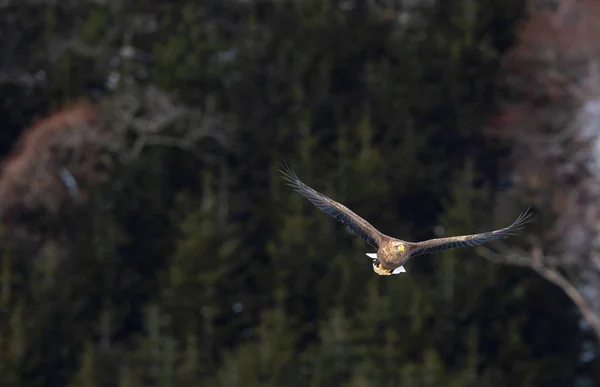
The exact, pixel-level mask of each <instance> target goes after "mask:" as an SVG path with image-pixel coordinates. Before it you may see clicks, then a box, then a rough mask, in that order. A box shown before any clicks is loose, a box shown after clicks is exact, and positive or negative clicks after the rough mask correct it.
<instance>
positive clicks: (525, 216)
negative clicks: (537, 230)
mask: <svg viewBox="0 0 600 387" xmlns="http://www.w3.org/2000/svg"><path fill="white" fill-rule="evenodd" d="M531 215H532V214H531V213H530V212H529V209H527V210H526V211H525V212H523V213H522V214H521V215H519V217H518V218H517V220H515V221H514V222H513V224H511V225H510V226H508V227H505V228H501V229H499V230H494V231H490V232H483V233H480V234H473V235H461V236H455V237H449V238H437V239H430V240H427V241H423V242H417V243H413V244H412V246H411V251H410V256H411V257H414V256H417V255H423V254H429V253H435V252H438V251H442V250H447V249H453V248H456V247H473V246H478V245H482V244H484V243H487V242H489V241H493V240H496V239H502V238H505V237H507V236H510V235H513V234H514V232H515V231H517V230H519V229H521V228H522V226H523V225H524V224H525V223H527V222H528V221H529V220H530V217H531Z"/></svg>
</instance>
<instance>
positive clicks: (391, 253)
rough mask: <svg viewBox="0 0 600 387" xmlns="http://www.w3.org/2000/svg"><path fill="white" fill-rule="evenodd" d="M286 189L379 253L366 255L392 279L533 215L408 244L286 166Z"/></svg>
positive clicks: (508, 231) (508, 230)
mask: <svg viewBox="0 0 600 387" xmlns="http://www.w3.org/2000/svg"><path fill="white" fill-rule="evenodd" d="M279 171H280V173H281V174H282V177H283V179H284V180H285V181H286V183H287V185H289V186H290V187H292V189H293V190H294V191H296V192H298V193H299V194H300V195H302V196H304V197H305V198H306V199H308V200H309V201H310V202H311V203H312V204H314V205H315V206H316V207H317V208H319V209H320V210H321V211H323V212H325V213H326V214H328V215H330V216H332V217H334V218H335V219H337V220H338V221H339V222H341V223H342V224H344V225H345V226H346V227H348V229H350V231H352V232H353V233H354V234H356V235H358V236H359V237H360V238H362V239H363V240H365V241H366V242H367V243H368V244H369V245H371V246H372V247H373V248H375V249H377V252H376V253H366V254H367V256H368V257H369V258H372V259H373V271H375V273H377V274H379V275H392V274H400V273H405V272H406V269H404V265H405V264H406V262H407V261H408V260H409V259H410V258H412V257H416V256H418V255H423V254H430V253H435V252H438V251H442V250H447V249H452V248H456V247H473V246H478V245H482V244H484V243H487V242H489V241H492V240H496V239H502V238H505V237H508V236H510V235H513V234H514V233H515V231H517V230H520V229H521V228H522V226H523V225H524V224H525V223H527V222H529V220H530V217H531V213H530V212H529V208H528V209H527V210H525V211H524V212H523V213H521V214H520V215H519V217H518V218H517V219H516V220H515V221H514V222H513V223H512V224H511V225H510V226H508V227H505V228H502V229H498V230H494V231H489V232H483V233H479V234H472V235H461V236H454V237H448V238H436V239H429V240H426V241H422V242H409V241H405V240H402V239H397V238H393V237H390V236H388V235H385V234H383V233H381V232H380V231H379V230H377V229H376V228H375V227H373V226H372V225H371V224H370V223H369V222H367V221H366V220H364V219H363V218H361V217H360V216H358V215H356V214H355V213H354V212H352V211H351V210H350V209H349V208H348V207H346V206H344V205H343V204H341V203H338V202H336V201H335V200H333V199H331V198H329V197H327V196H325V195H323V194H322V193H320V192H318V191H316V190H314V189H312V188H311V187H309V186H308V185H306V184H304V183H303V182H302V181H301V180H300V178H298V175H296V173H295V172H294V170H293V169H292V168H291V167H290V166H288V165H287V164H285V163H281V169H280V170H279Z"/></svg>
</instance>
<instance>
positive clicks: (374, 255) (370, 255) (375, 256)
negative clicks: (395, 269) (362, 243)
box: [367, 253, 377, 259]
mask: <svg viewBox="0 0 600 387" xmlns="http://www.w3.org/2000/svg"><path fill="white" fill-rule="evenodd" d="M367 257H369V258H374V259H377V253H367Z"/></svg>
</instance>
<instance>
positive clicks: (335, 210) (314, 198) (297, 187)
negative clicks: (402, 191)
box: [280, 164, 383, 249]
mask: <svg viewBox="0 0 600 387" xmlns="http://www.w3.org/2000/svg"><path fill="white" fill-rule="evenodd" d="M280 172H281V174H282V175H283V178H284V179H285V180H286V181H287V184H288V185H289V186H290V187H292V188H293V189H294V191H296V192H298V193H299V194H300V195H302V196H304V197H305V198H306V199H308V200H309V201H310V202H311V203H312V204H314V205H315V206H316V207H317V208H318V209H320V210H321V211H323V212H324V213H326V214H328V215H331V216H332V217H334V218H335V219H337V220H338V221H339V222H341V223H342V224H344V225H345V226H346V227H348V229H350V231H352V232H353V233H355V234H356V235H358V236H359V237H361V238H362V239H364V240H365V241H367V243H369V244H370V245H371V246H373V247H374V248H376V249H378V248H379V243H381V240H382V239H383V234H382V233H380V232H379V231H378V230H377V229H376V228H375V227H373V226H372V225H371V224H370V223H369V222H367V221H366V220H364V219H363V218H361V217H360V216H358V215H356V214H355V213H354V212H352V211H351V210H350V209H348V207H346V206H344V205H343V204H340V203H338V202H336V201H334V200H332V199H330V198H328V197H327V196H325V195H323V194H322V193H320V192H318V191H316V190H314V189H312V188H310V187H309V186H307V185H306V184H304V183H303V182H302V181H301V180H300V178H298V175H296V172H294V170H293V169H292V168H291V167H289V166H288V165H287V164H282V169H281V170H280Z"/></svg>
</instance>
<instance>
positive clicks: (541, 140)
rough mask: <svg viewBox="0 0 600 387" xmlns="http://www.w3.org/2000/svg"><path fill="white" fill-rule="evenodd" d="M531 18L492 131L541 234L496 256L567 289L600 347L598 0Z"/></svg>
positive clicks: (534, 5)
mask: <svg viewBox="0 0 600 387" xmlns="http://www.w3.org/2000/svg"><path fill="white" fill-rule="evenodd" d="M530 11H531V14H530V18H529V19H528V20H527V21H525V22H524V23H523V25H522V26H521V28H520V30H519V32H518V37H519V41H518V43H517V45H516V46H515V47H514V48H513V49H512V50H511V51H510V52H509V53H508V54H507V55H506V57H505V58H504V62H503V71H502V73H501V74H502V75H501V77H500V79H499V83H500V85H501V87H502V88H503V89H504V92H505V93H504V95H505V99H504V101H503V108H502V110H501V112H500V113H499V114H498V115H497V116H496V117H494V118H493V119H492V122H491V127H490V128H489V131H488V132H489V134H490V135H493V136H499V137H502V138H504V139H506V140H507V141H509V142H510V143H511V144H512V149H513V154H512V160H511V161H512V164H513V165H512V167H513V171H514V173H513V176H514V181H515V183H516V184H515V189H516V190H517V191H520V194H525V197H527V198H528V200H530V201H532V202H533V203H535V204H536V205H537V207H538V208H539V209H540V212H541V213H540V216H539V222H540V224H541V228H542V230H543V231H542V234H541V235H539V236H538V237H537V238H535V240H533V242H532V247H531V249H530V251H517V250H515V249H511V250H507V251H505V252H503V254H502V255H496V254H491V253H490V255H489V257H490V258H492V259H495V260H499V261H502V262H507V263H514V264H520V265H526V266H530V267H532V268H533V269H535V270H536V271H537V272H538V273H539V274H541V275H542V276H543V277H544V278H546V279H548V280H549V281H551V282H552V283H554V284H556V285H558V286H560V287H561V288H562V289H563V290H564V291H565V293H566V294H567V295H568V296H569V297H570V298H571V299H572V300H573V301H574V302H575V303H576V304H577V306H578V307H579V309H580V310H581V312H582V314H583V316H584V318H585V320H586V321H587V323H588V324H589V325H590V327H591V329H592V330H593V331H594V332H595V334H596V335H597V337H598V339H599V340H600V237H599V231H600V230H599V227H600V39H598V36H600V23H598V20H600V2H599V1H594V0H558V1H539V0H538V1H531V2H530Z"/></svg>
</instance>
